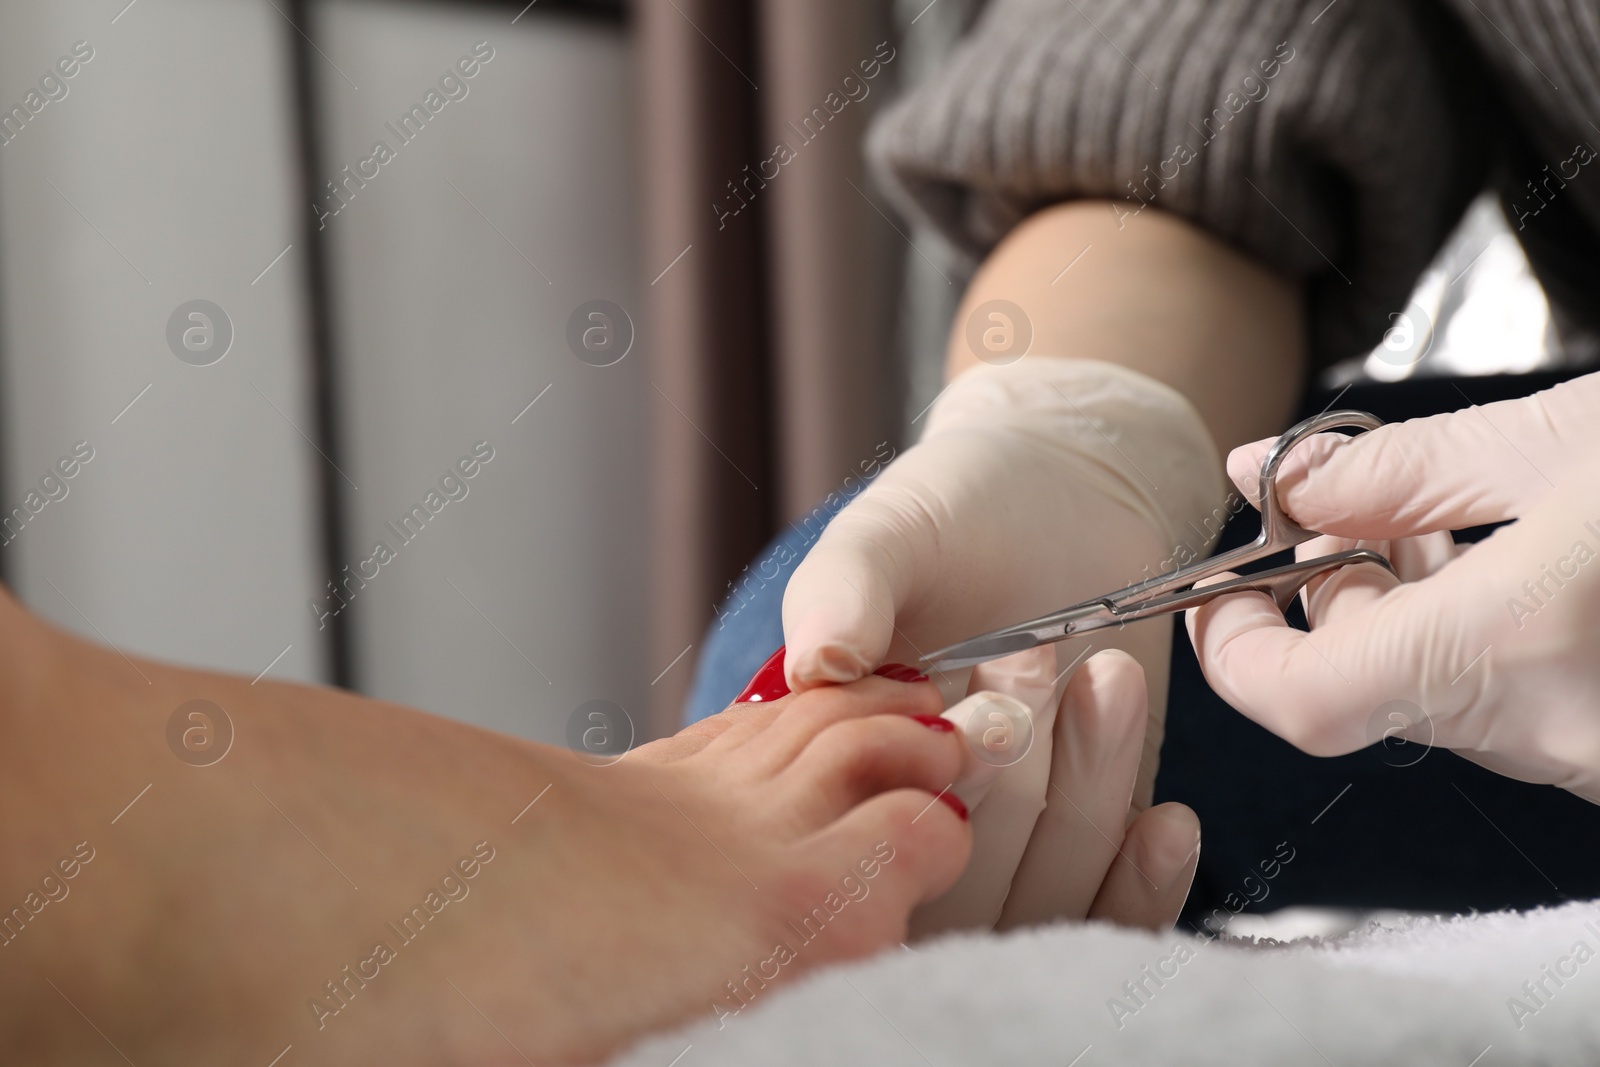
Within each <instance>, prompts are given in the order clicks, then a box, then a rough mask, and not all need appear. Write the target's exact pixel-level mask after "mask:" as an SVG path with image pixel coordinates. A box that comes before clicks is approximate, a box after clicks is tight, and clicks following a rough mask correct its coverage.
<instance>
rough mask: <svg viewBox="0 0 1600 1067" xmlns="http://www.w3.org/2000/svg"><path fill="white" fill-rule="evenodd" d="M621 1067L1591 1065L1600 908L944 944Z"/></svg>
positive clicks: (835, 974) (761, 1003) (782, 1000)
mask: <svg viewBox="0 0 1600 1067" xmlns="http://www.w3.org/2000/svg"><path fill="white" fill-rule="evenodd" d="M1141 987H1142V988H1141ZM1118 1005H1120V1007H1118ZM675 1057H678V1058H676V1059H675ZM614 1063H615V1064H616V1065H617V1067H667V1065H668V1064H671V1065H672V1067H699V1065H704V1064H741V1065H742V1064H762V1065H771V1067H787V1065H791V1064H795V1065H798V1064H806V1065H810V1064H856V1063H860V1064H874V1065H878V1064H896V1065H898V1064H905V1065H907V1067H946V1065H956V1064H982V1065H991V1064H993V1065H1004V1064H1041V1065H1043V1064H1049V1065H1051V1067H1066V1065H1069V1064H1070V1065H1072V1067H1098V1065H1103V1064H1130V1065H1139V1064H1151V1065H1156V1064H1160V1065H1164V1067H1165V1065H1171V1064H1215V1065H1218V1067H1221V1065H1225V1064H1226V1065H1238V1064H1274V1065H1278V1064H1310V1065H1322V1064H1329V1065H1337V1067H1346V1065H1355V1064H1404V1065H1407V1067H1433V1065H1438V1067H1469V1065H1471V1067H1498V1065H1503V1064H1510V1063H1517V1064H1574V1065H1577V1064H1582V1065H1586V1067H1594V1065H1596V1064H1600V902H1588V903H1575V904H1569V905H1566V906H1563V907H1560V908H1551V909H1541V910H1538V911H1533V912H1527V913H1513V912H1504V913H1497V914H1491V915H1478V916H1472V917H1466V918H1451V919H1419V918H1401V919H1398V920H1389V921H1384V922H1375V923H1372V924H1369V925H1368V926H1367V927H1366V928H1364V929H1361V930H1358V931H1355V932H1352V933H1349V934H1346V935H1344V936H1341V937H1338V938H1332V939H1326V940H1324V939H1308V940H1303V941H1296V942H1293V943H1290V944H1287V945H1284V944H1272V943H1268V942H1263V943H1259V944H1255V943H1251V942H1246V941H1239V940H1235V939H1222V940H1216V941H1210V942H1205V941H1201V940H1200V939H1198V938H1196V937H1193V936H1187V937H1186V936H1183V935H1179V934H1177V933H1171V934H1167V935H1164V936H1154V935H1151V934H1147V933H1137V932H1132V931H1128V930H1120V929H1115V928H1112V927H1108V926H1101V925H1091V926H1073V925H1058V926H1052V927H1045V928H1039V929H1033V930H1023V931H1018V932H1015V933H1011V934H1007V935H1003V936H996V935H971V934H967V935H954V936H951V937H948V938H944V939H942V940H939V941H934V942H931V943H927V944H924V945H922V946H920V947H918V948H917V949H915V950H910V949H901V948H896V949H893V950H891V951H890V952H886V953H883V954H881V955H879V956H877V957H874V958H872V959H870V960H865V961H861V962H857V963H854V964H851V965H849V966H845V967H836V968H832V969H830V970H826V971H823V972H821V973H818V974H815V975H812V976H810V977H809V978H807V979H805V980H803V981H801V982H800V983H798V984H796V985H795V986H792V987H789V988H786V989H781V990H767V991H763V992H761V993H759V994H757V995H756V999H755V1000H754V1001H753V1002H752V1003H750V1004H749V1005H748V1006H746V1007H745V1008H744V1009H743V1010H742V1011H740V1012H739V1014H737V1015H730V1016H728V1017H726V1018H723V1019H722V1020H721V1021H720V1024H719V1022H718V1021H717V1019H716V1018H715V1015H714V1012H713V1009H712V1008H711V1006H710V1004H709V1003H708V1004H707V1007H706V1011H705V1021H704V1022H699V1023H691V1024H690V1025H689V1026H687V1027H685V1028H684V1029H682V1030H680V1031H678V1032H677V1033H674V1034H670V1035H662V1036H657V1037H653V1038H651V1039H649V1040H647V1041H645V1042H644V1043H642V1044H641V1045H639V1046H638V1047H636V1048H635V1049H633V1050H632V1051H631V1052H629V1053H627V1054H624V1055H623V1056H621V1057H620V1058H619V1059H617V1060H616V1061H614Z"/></svg>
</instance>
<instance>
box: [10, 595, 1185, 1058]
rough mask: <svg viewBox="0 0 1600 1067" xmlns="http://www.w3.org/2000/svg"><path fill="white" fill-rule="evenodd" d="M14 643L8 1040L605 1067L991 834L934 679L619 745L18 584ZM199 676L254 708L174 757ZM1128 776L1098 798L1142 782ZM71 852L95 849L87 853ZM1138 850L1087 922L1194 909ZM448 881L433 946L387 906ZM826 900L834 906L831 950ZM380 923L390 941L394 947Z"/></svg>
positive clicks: (952, 867) (205, 691)
mask: <svg viewBox="0 0 1600 1067" xmlns="http://www.w3.org/2000/svg"><path fill="white" fill-rule="evenodd" d="M0 632H3V633H4V634H5V635H6V639H5V640H4V641H3V642H0V760H3V761H4V773H0V812H4V813H5V817H4V819H3V820H0V902H3V903H0V908H3V909H4V912H3V914H5V915H9V914H10V909H11V908H13V907H15V906H22V907H24V908H25V909H26V908H29V907H30V905H29V904H28V900H29V899H30V898H29V896H28V895H29V894H30V893H36V894H41V895H38V896H34V897H33V898H31V899H32V900H33V901H34V902H35V903H34V904H33V905H32V906H31V908H32V910H33V911H35V912H36V914H34V915H33V917H32V918H31V919H28V920H25V921H24V922H23V923H22V924H21V926H20V932H10V933H7V934H6V935H5V937H4V939H3V940H4V941H5V943H3V944H0V1062H5V1063H38V1064H56V1063H61V1064H66V1063H71V1064H80V1063H90V1062H106V1063H113V1062H123V1057H126V1058H127V1059H128V1060H131V1062H134V1063H139V1064H144V1063H173V1062H242V1063H263V1064H264V1063H267V1062H270V1061H271V1060H272V1058H273V1057H274V1056H277V1055H278V1054H279V1053H280V1052H281V1051H283V1050H284V1049H285V1048H286V1047H287V1046H290V1045H292V1046H293V1053H292V1055H293V1057H294V1060H293V1062H296V1063H327V1064H347V1063H357V1062H368V1063H374V1062H381V1063H393V1064H412V1063H415V1064H438V1063H482V1064H499V1063H504V1064H522V1063H524V1062H527V1061H530V1060H531V1061H533V1062H537V1063H541V1064H544V1063H587V1062H593V1061H596V1060H599V1059H601V1058H604V1057H605V1056H606V1055H608V1054H609V1053H611V1052H614V1051H616V1050H617V1049H618V1048H620V1047H622V1046H624V1045H626V1044H627V1043H628V1042H630V1041H631V1040H633V1039H635V1038H637V1037H640V1036H643V1035H644V1034H646V1033H648V1032H651V1031H653V1030H658V1029H661V1028H663V1027H667V1026H670V1025H673V1024H676V1023H680V1022H682V1021H685V1020H687V1019H693V1018H705V1017H708V1016H716V1015H718V1014H719V1011H718V1009H717V1008H715V1007H714V1006H713V1005H714V1004H715V1003H721V1004H722V1005H723V1009H722V1010H723V1011H731V1010H732V1009H734V1008H738V1007H739V1005H740V1002H739V1001H738V1000H731V999H730V995H729V991H728V985H727V984H728V983H730V982H735V981H737V982H740V983H743V982H744V980H745V977H746V972H745V968H746V967H747V966H748V967H751V968H752V969H753V970H755V971H756V972H757V974H758V975H759V974H760V973H761V972H762V971H765V972H766V973H767V974H768V975H769V976H770V974H771V969H772V965H771V964H769V963H765V962H764V961H768V960H771V959H772V958H773V957H774V948H775V946H776V945H777V943H779V942H784V943H785V944H788V945H790V946H791V947H792V949H793V950H794V958H793V959H792V960H791V961H788V962H785V963H783V964H782V965H781V966H780V967H778V968H777V969H778V972H779V973H778V975H777V977H776V978H775V979H773V980H772V981H771V982H770V983H768V985H767V986H765V987H763V986H761V985H759V984H757V985H753V986H742V988H743V989H744V990H745V991H746V999H751V998H760V997H765V996H769V995H770V988H771V987H772V986H781V985H783V984H785V983H787V982H789V981H792V980H794V979H795V978H796V977H797V976H799V975H802V974H804V973H806V972H807V971H809V970H811V969H812V968H815V967H819V966H822V965H826V964H830V963H837V962H840V961H844V960H850V959H856V958H859V957H862V956H866V955H868V954H871V953H873V952H876V951H879V950H882V949H885V948H889V947H893V946H896V945H897V944H899V943H900V942H902V941H903V940H904V939H905V938H906V937H907V930H908V917H909V915H910V913H911V911H912V909H913V908H914V907H915V906H916V905H918V904H919V903H922V902H925V901H928V900H931V899H933V898H935V897H937V896H938V895H940V894H941V893H943V892H944V891H945V890H946V889H947V888H948V887H949V886H950V885H951V884H952V883H953V882H954V881H955V879H956V877H957V876H958V874H959V873H960V871H961V869H962V867H963V866H964V864H965V863H966V860H967V856H968V852H969V850H970V847H971V834H970V830H969V826H968V823H967V822H966V821H965V820H964V819H963V818H962V817H961V816H960V815H958V814H957V813H956V811H955V810H953V808H952V807H950V806H947V805H946V804H943V803H939V802H938V801H937V800H936V794H938V793H940V792H943V791H945V790H946V789H947V788H948V787H949V786H950V785H951V784H952V783H954V782H956V781H957V780H959V779H961V778H962V777H963V775H965V774H967V773H969V772H970V770H971V762H972V758H973V757H972V756H971V755H970V753H969V751H968V750H967V748H966V746H965V743H964V742H963V741H962V740H961V735H960V734H959V733H958V732H956V731H954V730H948V729H940V728H933V727H930V726H928V725H925V724H924V723H922V722H919V721H917V720H916V719H914V718H912V716H934V717H936V716H938V714H939V713H940V712H941V711H942V710H943V702H942V700H941V698H940V696H939V693H938V691H937V689H936V688H935V687H934V686H933V685H932V684H929V683H915V684H908V683H901V682H894V681H890V680H887V679H884V678H878V677H870V678H866V679H863V680H861V681H859V682H856V683H853V684H851V685H848V686H833V687H828V688H826V689H821V690H816V691H813V692H810V693H804V694H796V695H791V696H789V697H785V698H783V699H781V700H777V701H773V702H771V703H766V704H746V705H735V706H734V707H733V708H731V709H729V710H728V711H726V712H724V713H723V714H721V715H717V716H714V717H712V718H711V719H708V720H705V721H703V722H701V723H698V724H696V725H695V726H694V727H692V728H690V729H688V730H686V731H684V732H683V733H680V734H679V735H677V736H676V737H673V738H669V739H666V740H663V741H658V742H655V743H652V744H649V745H645V746H643V747H641V748H638V749H635V750H634V751H633V752H631V753H629V754H628V755H627V756H625V757H624V758H623V759H622V760H620V761H618V762H615V763H612V764H609V765H603V766H597V765H593V764H591V763H588V762H585V761H583V760H580V759H579V758H578V757H577V756H575V755H573V754H571V753H569V752H566V751H565V750H560V749H553V748H550V747H547V746H543V745H538V744H533V743H530V742H526V741H521V740H518V739H515V738H510V737H505V736H501V735H498V734H493V733H490V732H487V731H484V730H479V729H476V728H473V727H470V726H466V725H464V724H461V723H458V722H454V721H450V720H446V719H441V718H438V717H436V716H432V715H427V714H425V713H422V712H418V711H414V710H411V709H407V708H403V707H399V706H396V705H393V704H386V703H383V702H380V701H375V700H369V699H366V698H363V697H359V696H355V695H352V694H349V693H343V692H338V691H333V690H328V689H318V688H313V687H308V686H301V685H292V684H284V683H276V682H269V681H261V682H259V683H255V684H252V683H250V682H248V681H247V680H245V679H243V678H238V677H233V676H229V675H222V674H215V673H210V672H205V671H195V670H187V669H182V668H178V667H172V666H169V665H165V664H159V663H154V662H150V661H147V660H142V659H133V660H130V659H126V658H124V657H123V656H122V655H121V654H120V653H118V652H116V651H114V650H110V649H105V648H102V647H99V646H97V645H94V644H90V643H88V642H85V641H82V640H80V639H79V638H77V637H75V636H73V635H71V634H68V633H66V632H64V631H61V630H58V629H55V628H54V627H52V626H50V625H48V624H46V623H44V622H43V621H41V620H39V619H37V618H35V617H34V616H32V615H30V614H29V613H28V612H27V611H26V610H25V609H23V608H22V607H21V606H20V605H19V604H17V602H16V601H15V600H13V599H12V598H11V597H10V596H9V595H6V594H4V593H0ZM196 699H202V700H208V701H212V702H214V703H215V704H216V705H218V706H220V707H221V708H223V709H225V710H226V713H227V716H228V719H229V721H231V723H232V725H233V730H234V737H233V741H232V744H231V747H229V748H228V749H227V750H226V754H225V755H223V756H222V758H221V759H219V760H217V761H216V762H214V763H212V764H210V765H208V766H195V765H192V764H191V763H189V762H186V761H184V760H183V759H180V758H179V757H178V754H177V752H178V751H182V750H183V748H182V745H181V744H180V745H179V748H178V750H174V749H173V748H171V747H169V741H168V724H169V721H170V720H171V719H172V718H173V715H174V711H175V709H178V708H179V707H180V706H181V705H184V704H186V703H188V702H189V701H192V700H196ZM212 751H213V753H214V751H215V750H212ZM1100 762H1106V761H1100ZM1124 762H1125V761H1124ZM1111 763H1112V764H1114V763H1115V761H1114V760H1112V761H1111ZM1129 773H1130V772H1129V771H1128V769H1127V768H1126V767H1123V768H1122V769H1121V770H1116V769H1115V768H1114V767H1113V771H1112V778H1118V777H1120V778H1121V779H1123V780H1122V781H1121V782H1120V783H1119V782H1116V781H1109V782H1106V783H1104V784H1102V778H1101V777H1095V776H1092V775H1091V776H1089V777H1087V778H1086V780H1085V781H1083V782H1081V783H1078V784H1069V788H1073V789H1075V790H1079V791H1082V792H1084V793H1086V794H1092V793H1096V792H1098V791H1101V790H1102V789H1109V790H1110V791H1111V792H1112V793H1113V794H1114V793H1116V792H1118V791H1119V789H1120V790H1121V791H1122V792H1123V793H1124V795H1125V791H1126V789H1127V788H1128V784H1127V778H1128V774H1129ZM147 786H148V788H146V787H147ZM530 802H533V803H530ZM80 843H87V844H86V845H85V846H80ZM75 846H78V848H77V851H78V853H79V859H82V858H83V856H84V855H85V854H86V853H88V852H89V850H92V853H91V854H90V858H89V859H88V860H87V862H81V863H78V864H77V865H76V866H75V867H73V866H72V865H71V864H70V863H69V864H68V866H67V867H66V868H58V864H61V863H62V861H63V860H70V859H71V857H72V856H73V853H74V848H75ZM886 853H887V855H888V856H889V858H888V859H885V858H884V857H885V854H886ZM1123 853H1124V854H1123V855H1118V856H1116V857H1101V858H1100V859H1097V860H1096V863H1098V866H1097V867H1096V869H1095V870H1093V871H1091V872H1087V877H1088V878H1089V879H1090V880H1091V881H1092V882H1093V883H1094V884H1096V885H1099V884H1101V883H1102V882H1103V883H1104V884H1105V885H1106V886H1110V887H1116V886H1123V887H1125V889H1124V891H1123V892H1120V893H1114V894H1112V895H1113V896H1114V897H1115V898H1116V899H1115V900H1112V901H1108V902H1107V903H1105V904H1104V906H1102V905H1101V904H1100V903H1098V902H1097V903H1096V905H1095V906H1094V907H1093V908H1091V909H1090V912H1089V914H1090V916H1091V917H1103V918H1114V919H1117V920H1119V921H1124V922H1128V923H1131V924H1135V925H1147V926H1161V925H1168V924H1170V923H1171V921H1172V919H1173V917H1174V916H1175V914H1176V911H1177V908H1178V907H1179V906H1180V905H1181V903H1182V888H1183V886H1186V885H1187V877H1186V876H1185V877H1184V878H1183V880H1182V885H1180V886H1178V887H1177V889H1176V891H1174V889H1173V888H1172V885H1171V883H1172V880H1173V879H1174V878H1176V877H1178V876H1179V875H1182V874H1183V873H1184V871H1185V863H1184V859H1185V858H1184V857H1183V856H1176V857H1164V856H1163V855H1162V854H1161V853H1160V849H1159V847H1158V846H1156V847H1155V851H1152V848H1151V847H1147V846H1146V843H1145V841H1144V837H1143V835H1142V834H1131V835H1130V838H1129V841H1128V843H1127V844H1126V847H1125V848H1124V850H1123ZM486 857H487V858H486ZM863 863H865V864H866V868H863V866H862V865H863ZM458 864H459V865H460V866H459V867H458V866H457V865H458ZM1132 864H1138V865H1139V867H1138V869H1135V868H1134V867H1133V866H1132ZM1169 868H1170V870H1169ZM69 869H70V873H71V875H72V877H70V878H63V877H61V875H62V874H65V873H67V871H68V870H69ZM868 870H870V877H867V875H868ZM51 872H56V873H55V876H54V877H53V878H52V879H51V880H50V881H49V882H45V880H44V879H45V875H46V874H48V873H51ZM446 873H454V874H455V877H454V878H453V879H452V880H451V881H450V882H448V883H447V884H446V883H444V882H442V878H443V876H444V875H445V874H446ZM847 875H849V876H852V877H853V879H854V881H853V882H851V883H850V884H849V885H846V884H845V877H846V876H847ZM1158 887H1159V889H1158ZM441 889H442V890H443V892H442V893H440V896H437V897H435V899H434V903H433V904H429V903H428V902H427V900H426V894H427V893H428V892H429V891H435V892H438V891H440V890H441ZM63 890H65V895H62V892H63ZM44 893H48V894H50V895H52V896H54V897H56V898H58V899H53V900H51V901H50V902H49V903H45V904H43V905H39V904H38V903H37V902H38V901H39V900H41V899H43V895H42V894H44ZM445 894H449V896H448V897H446V896H445ZM830 894H834V895H833V896H832V898H831V902H830ZM441 899H447V900H449V902H448V903H443V904H441V903H439V901H440V900H441ZM841 899H847V900H848V902H847V903H845V904H844V905H842V906H839V905H838V902H839V901H840V900H841ZM419 904H421V905H423V906H424V909H425V910H432V911H433V912H435V913H436V914H434V915H433V917H432V918H430V919H428V921H427V922H426V925H424V926H423V928H422V930H421V932H420V933H415V934H414V935H413V937H414V940H412V941H410V942H406V941H405V940H403V939H402V938H401V937H400V936H399V935H398V934H397V933H396V931H395V930H394V929H393V928H391V926H390V925H389V924H398V923H399V922H400V920H401V918H402V916H405V915H406V914H408V912H409V909H411V908H412V907H413V906H414V905H419ZM819 906H822V907H824V908H825V909H827V911H828V912H830V913H835V915H834V917H833V918H832V919H831V920H830V921H828V922H827V923H826V925H825V927H824V928H823V930H822V932H821V933H820V934H817V935H815V936H814V938H813V939H812V940H809V941H807V940H803V939H802V938H801V937H800V936H799V935H798V934H797V933H796V926H798V924H800V923H801V922H802V921H803V920H804V919H805V918H806V917H807V916H808V915H813V914H814V909H816V908H817V907H819ZM380 940H382V941H383V942H385V943H387V944H388V945H389V946H390V948H391V950H392V951H393V953H394V955H393V958H392V959H391V960H390V961H388V962H387V963H370V959H371V957H372V956H373V946H374V945H375V943H376V942H378V941H380ZM346 965H350V966H351V968H352V970H353V971H355V973H356V975H357V977H361V976H362V975H365V979H366V980H365V984H358V983H357V981H356V980H355V979H350V978H347V977H346V974H345V972H343V968H344V967H345V966H346ZM335 980H338V981H342V982H345V983H346V984H345V986H344V988H345V990H346V992H347V996H346V997H344V998H343V1000H344V1003H342V1004H341V1001H340V1000H337V999H334V998H333V996H331V995H330V994H329V991H328V989H327V984H328V983H329V982H331V981H335ZM752 989H753V992H751V990H752ZM317 997H320V998H322V1003H323V1004H324V1010H323V1011H320V1012H319V1011H318V1010H316V1009H313V1008H312V1007H311V1006H310V1005H311V1001H312V999H313V998H317ZM330 1006H331V1007H338V1008H339V1010H338V1011H337V1013H334V1012H332V1011H331V1010H330ZM728 1025H736V1023H734V1022H729V1024H728ZM524 1057H526V1058H527V1059H526V1060H525V1059H524Z"/></svg>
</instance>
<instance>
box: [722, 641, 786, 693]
mask: <svg viewBox="0 0 1600 1067" xmlns="http://www.w3.org/2000/svg"><path fill="white" fill-rule="evenodd" d="M783 647H784V646H782V645H779V646H778V651H776V652H774V653H773V654H772V655H771V656H769V657H768V658H767V662H765V663H763V664H762V665H761V669H760V670H758V671H756V673H755V676H754V677H752V678H751V679H750V684H749V685H746V686H745V687H744V691H743V692H742V693H740V694H739V695H738V696H736V697H734V698H733V702H734V703H735V704H760V703H762V702H764V701H768V700H777V699H778V698H779V697H786V696H788V695H789V683H788V682H785V681H784V680H783Z"/></svg>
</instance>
